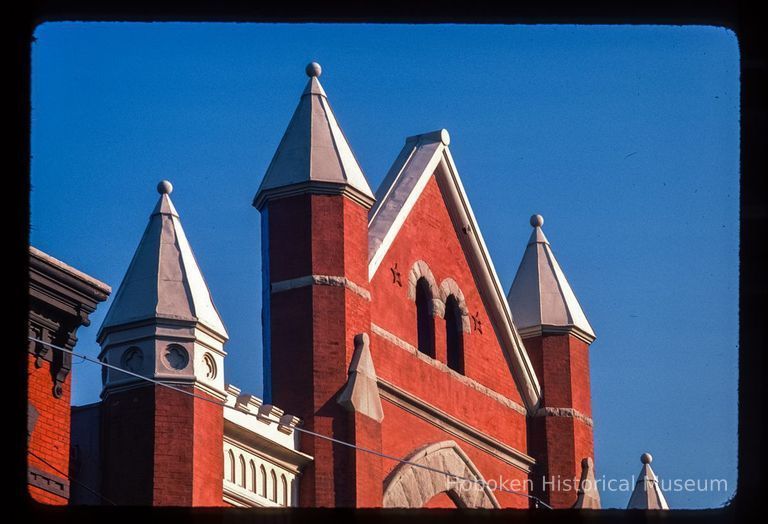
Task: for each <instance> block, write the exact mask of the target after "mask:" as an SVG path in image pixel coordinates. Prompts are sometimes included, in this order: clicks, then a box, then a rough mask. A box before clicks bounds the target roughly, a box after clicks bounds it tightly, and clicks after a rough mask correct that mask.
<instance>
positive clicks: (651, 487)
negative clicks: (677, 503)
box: [627, 453, 669, 509]
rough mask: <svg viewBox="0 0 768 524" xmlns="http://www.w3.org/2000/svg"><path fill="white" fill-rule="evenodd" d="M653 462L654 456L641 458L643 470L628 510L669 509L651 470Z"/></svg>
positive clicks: (647, 455)
mask: <svg viewBox="0 0 768 524" xmlns="http://www.w3.org/2000/svg"><path fill="white" fill-rule="evenodd" d="M652 461H653V456H651V454H650V453H643V454H642V456H641V457H640V462H642V463H643V468H642V469H641V470H640V475H638V478H637V482H636V483H635V490H634V491H633V492H632V496H631V497H630V498H629V504H628V505H627V509H669V505H667V500H666V499H665V498H664V493H662V491H661V487H660V486H659V480H658V479H657V478H656V474H655V473H654V472H653V470H652V469H651V462H652Z"/></svg>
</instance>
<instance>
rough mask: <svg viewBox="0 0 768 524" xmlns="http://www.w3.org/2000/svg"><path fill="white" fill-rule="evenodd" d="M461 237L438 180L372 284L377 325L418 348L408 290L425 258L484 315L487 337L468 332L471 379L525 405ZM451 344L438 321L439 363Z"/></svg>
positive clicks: (393, 376) (436, 273)
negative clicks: (396, 279)
mask: <svg viewBox="0 0 768 524" xmlns="http://www.w3.org/2000/svg"><path fill="white" fill-rule="evenodd" d="M459 235H464V233H463V232H462V231H460V230H459V231H457V230H456V228H454V226H453V222H452V221H451V218H450V216H449V215H448V210H447V208H446V207H445V203H444V199H443V196H442V193H441V191H440V188H439V187H438V185H437V182H436V181H435V179H434V178H432V179H430V181H429V182H428V183H427V185H426V187H425V188H424V191H423V192H422V194H421V196H420V197H419V200H418V201H417V202H416V204H415V206H414V207H413V209H412V210H411V212H410V214H409V215H408V218H407V219H406V221H405V223H404V224H403V226H402V228H401V229H400V231H399V233H398V234H397V237H396V238H395V240H394V242H393V244H392V246H391V247H390V248H389V251H388V252H387V254H386V256H385V257H384V259H383V260H382V262H381V265H380V266H379V268H378V270H377V271H376V274H375V275H374V276H373V278H372V280H371V290H372V294H373V302H372V304H371V319H372V321H373V322H374V323H375V324H378V325H379V326H381V327H383V328H384V329H386V330H387V331H389V332H390V333H393V334H394V335H396V336H398V337H399V338H401V339H403V340H405V341H406V342H408V343H409V344H411V345H412V346H414V347H415V346H417V345H418V337H417V331H416V304H415V302H412V301H410V300H409V299H408V297H407V293H408V287H407V286H408V273H409V272H410V269H411V267H412V266H413V264H414V263H415V262H416V261H418V260H423V261H424V262H426V263H427V265H428V266H429V268H430V269H431V271H432V274H433V275H434V277H435V280H436V283H437V285H438V286H439V285H440V282H442V281H443V279H445V278H448V277H450V278H452V279H453V280H455V281H456V283H457V284H458V285H459V287H460V288H461V291H462V292H463V294H464V297H465V299H466V304H467V308H468V309H469V312H470V314H472V315H474V314H476V313H479V317H480V320H481V322H482V333H480V332H479V331H472V332H471V333H464V358H465V374H466V376H468V377H470V378H472V379H474V380H476V381H478V382H480V383H481V384H484V385H486V386H488V387H490V388H491V389H493V390H495V391H497V392H499V393H501V394H503V395H505V396H507V397H508V398H510V399H512V400H515V401H516V402H518V403H522V400H521V397H520V393H519V391H518V389H517V386H516V385H515V383H514V379H513V377H512V374H511V370H510V368H509V365H508V364H507V362H506V360H505V358H504V354H503V353H502V349H501V346H500V345H499V342H498V340H497V338H496V335H495V333H494V330H493V327H492V326H491V324H490V321H489V317H488V314H487V313H486V308H485V305H484V304H483V301H482V299H481V297H480V293H479V292H478V290H477V287H476V285H475V280H474V277H473V276H472V273H471V271H470V268H469V264H468V262H467V259H466V256H465V255H464V252H463V250H462V247H461V245H460V243H459ZM395 264H397V267H398V270H399V271H400V272H401V274H402V275H401V282H402V284H403V285H402V287H400V286H398V285H397V284H395V283H393V282H392V273H391V271H390V268H392V267H394V265H395ZM445 345H446V341H445V321H444V320H443V319H441V318H436V319H435V349H436V355H437V359H438V360H440V361H442V362H445V361H446V357H445ZM393 371H395V373H394V374H392V373H389V374H387V375H385V376H389V377H390V379H391V380H395V381H397V374H398V373H397V372H396V370H393ZM384 373H386V371H385V372H384ZM409 383H412V382H409ZM416 385H417V384H414V386H416ZM420 393H421V395H427V396H428V397H429V398H432V397H438V396H441V395H443V391H440V393H439V395H438V394H436V393H437V391H435V390H432V391H430V390H429V389H428V388H422V391H421V392H420ZM422 398H424V397H422Z"/></svg>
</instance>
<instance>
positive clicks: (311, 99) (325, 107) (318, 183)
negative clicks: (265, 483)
mask: <svg viewBox="0 0 768 524" xmlns="http://www.w3.org/2000/svg"><path fill="white" fill-rule="evenodd" d="M306 72H307V76H309V82H307V86H306V88H305V89H304V92H303V93H302V95H301V99H300V100H299V105H298V107H297V108H296V111H295V112H294V113H293V118H291V122H290V123H289V124H288V129H287V130H286V131H285V134H284V135H283V139H282V140H281V141H280V145H279V146H278V148H277V151H276V152H275V156H274V157H273V158H272V162H271V163H270V164H269V167H268V168H267V173H266V174H265V175H264V180H263V181H262V183H261V186H260V187H259V190H258V192H257V193H256V197H255V198H254V200H253V205H254V206H255V207H256V208H257V209H261V208H262V206H263V205H264V203H265V202H266V200H268V199H270V198H273V197H286V196H291V195H295V194H302V193H314V194H323V193H328V194H344V195H347V196H348V197H350V198H352V199H353V200H355V201H357V202H359V203H361V204H363V205H364V206H366V207H367V208H370V207H371V206H372V205H373V202H374V197H373V192H372V191H371V188H370V186H369V185H368V181H367V180H366V179H365V175H363V171H362V169H360V165H359V164H358V163H357V160H356V159H355V155H354V154H353V153H352V149H351V148H350V147H349V143H347V139H346V138H345V137H344V133H343V132H342V130H341V128H340V127H339V124H338V122H337V121H336V117H335V116H334V114H333V111H332V110H331V106H330V104H329V103H328V97H327V96H326V94H325V90H323V86H321V85H320V80H319V79H318V77H319V76H320V74H321V73H322V68H321V67H320V64H318V63H316V62H312V63H310V64H309V65H308V66H307V68H306Z"/></svg>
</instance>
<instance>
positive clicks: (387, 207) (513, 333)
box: [368, 130, 541, 411]
mask: <svg viewBox="0 0 768 524" xmlns="http://www.w3.org/2000/svg"><path fill="white" fill-rule="evenodd" d="M449 142H450V139H449V137H448V132H447V131H446V130H441V131H436V132H433V133H428V134H424V135H418V136H414V137H410V138H408V139H407V140H406V143H405V146H404V147H403V149H402V151H401V152H400V154H399V155H398V157H397V159H396V160H395V163H394V164H393V165H392V167H391V168H390V170H389V173H388V174H387V176H386V178H385V179H384V181H383V182H382V184H381V186H380V187H379V190H378V191H377V194H376V205H375V206H374V207H373V208H372V209H371V212H370V215H369V222H368V276H369V280H372V279H373V276H374V275H375V274H376V272H377V270H378V269H379V266H380V264H381V262H382V260H383V259H384V256H385V255H386V253H387V251H388V250H389V248H390V246H391V245H392V243H393V241H394V239H395V238H396V237H397V234H398V232H399V231H400V228H401V227H402V225H403V223H404V222H405V220H406V218H407V217H408V214H409V213H410V211H411V209H412V208H413V206H414V204H415V203H416V201H417V200H418V199H419V196H420V195H421V193H422V191H423V190H424V187H425V186H426V185H427V182H428V181H429V178H430V176H431V175H432V174H433V173H434V174H435V179H436V181H437V183H438V185H439V187H440V189H441V192H442V193H443V194H444V195H445V205H446V208H447V209H448V213H449V215H450V217H451V220H452V221H453V223H454V225H455V226H456V227H457V229H462V228H467V230H468V231H471V232H472V233H473V234H468V235H461V236H460V238H459V241H460V243H461V246H462V249H463V250H464V253H465V256H466V259H467V261H468V263H469V266H470V270H471V271H472V274H473V276H474V278H475V281H476V283H477V288H478V291H479V292H480V294H481V296H482V297H483V301H484V302H485V307H486V310H487V312H488V315H489V317H490V320H491V322H492V324H493V326H494V330H495V332H496V334H497V336H498V337H499V342H500V344H501V347H502V349H503V352H504V357H505V359H506V361H507V364H508V366H509V368H510V370H511V372H512V375H513V377H514V380H515V383H516V384H517V386H518V389H519V390H520V394H521V396H522V398H523V401H524V402H525V404H526V407H527V408H528V410H529V411H530V410H534V409H535V408H536V407H537V406H538V403H539V399H540V397H541V389H540V387H539V382H538V379H537V378H536V374H535V372H534V370H533V366H532V365H531V362H530V359H529V358H528V354H527V352H526V350H525V346H524V345H523V341H522V339H521V338H520V334H519V333H518V332H517V329H516V328H515V325H514V323H513V321H512V313H511V312H510V310H509V305H508V304H507V300H506V297H505V294H504V292H503V291H502V287H501V283H500V282H499V277H498V275H497V274H496V269H495V268H494V267H493V262H492V261H491V257H490V255H489V253H488V248H487V247H486V245H485V241H484V240H483V236H482V233H481V232H480V228H479V227H478V225H477V220H476V219H475V215H474V213H473V212H472V207H471V206H470V204H469V199H468V198H467V194H466V192H465V191H464V186H463V185H462V183H461V179H460V178H459V173H458V170H457V169H456V164H455V163H454V161H453V158H452V156H451V153H450V150H449V149H448V144H449Z"/></svg>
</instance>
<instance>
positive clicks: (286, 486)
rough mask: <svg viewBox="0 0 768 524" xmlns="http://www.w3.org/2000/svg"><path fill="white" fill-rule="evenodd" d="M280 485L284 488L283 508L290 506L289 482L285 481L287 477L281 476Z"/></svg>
mask: <svg viewBox="0 0 768 524" xmlns="http://www.w3.org/2000/svg"><path fill="white" fill-rule="evenodd" d="M280 483H281V484H282V488H283V506H288V481H287V480H285V475H280Z"/></svg>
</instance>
